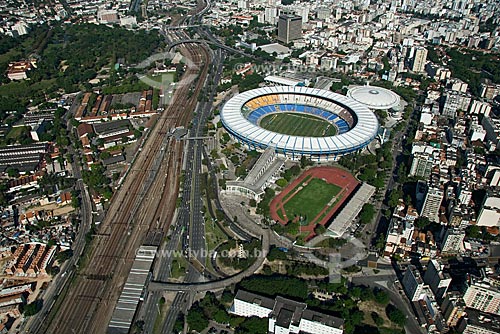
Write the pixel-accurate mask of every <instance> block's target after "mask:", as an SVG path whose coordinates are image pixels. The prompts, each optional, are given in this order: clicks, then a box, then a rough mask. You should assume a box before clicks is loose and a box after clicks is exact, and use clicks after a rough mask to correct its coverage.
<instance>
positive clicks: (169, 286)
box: [149, 229, 271, 292]
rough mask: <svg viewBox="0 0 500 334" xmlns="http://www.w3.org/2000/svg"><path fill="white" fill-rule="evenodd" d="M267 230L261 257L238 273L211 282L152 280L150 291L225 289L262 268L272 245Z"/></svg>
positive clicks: (263, 235)
mask: <svg viewBox="0 0 500 334" xmlns="http://www.w3.org/2000/svg"><path fill="white" fill-rule="evenodd" d="M264 231H265V232H264V233H263V234H262V238H261V241H262V251H261V252H260V254H259V257H257V259H256V260H255V262H254V263H252V265H251V266H250V267H248V268H247V269H245V270H243V271H241V272H239V273H238V274H236V275H233V276H230V277H227V278H223V279H220V280H216V281H210V282H188V283H166V282H158V281H152V282H150V283H149V290H150V291H189V292H199V291H212V290H217V289H223V288H225V287H227V286H230V285H232V284H235V283H238V282H239V281H241V280H242V279H243V278H245V277H248V276H251V275H253V274H254V273H255V272H256V271H257V269H259V268H260V266H261V265H262V263H264V260H265V259H266V256H267V254H268V250H269V246H270V239H271V238H270V234H271V231H270V230H269V229H266V230H264Z"/></svg>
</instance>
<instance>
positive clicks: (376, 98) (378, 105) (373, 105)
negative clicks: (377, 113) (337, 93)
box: [347, 85, 401, 109]
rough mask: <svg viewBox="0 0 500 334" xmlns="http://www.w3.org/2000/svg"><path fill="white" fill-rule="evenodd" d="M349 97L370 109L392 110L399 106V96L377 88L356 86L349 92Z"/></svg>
mask: <svg viewBox="0 0 500 334" xmlns="http://www.w3.org/2000/svg"><path fill="white" fill-rule="evenodd" d="M347 96H348V97H350V98H352V99H353V100H356V101H357V102H359V103H362V104H364V105H365V106H367V107H368V108H370V109H391V108H396V107H398V106H399V103H400V100H401V99H400V97H399V95H398V94H396V93H394V92H392V91H390V90H388V89H385V88H382V87H377V86H369V85H366V86H354V87H352V88H350V89H349V90H348V91H347Z"/></svg>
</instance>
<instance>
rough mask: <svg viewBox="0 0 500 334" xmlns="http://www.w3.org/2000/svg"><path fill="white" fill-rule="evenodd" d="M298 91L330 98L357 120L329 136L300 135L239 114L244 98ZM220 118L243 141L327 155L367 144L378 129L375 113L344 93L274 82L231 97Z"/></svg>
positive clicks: (352, 149) (280, 149) (249, 98)
mask: <svg viewBox="0 0 500 334" xmlns="http://www.w3.org/2000/svg"><path fill="white" fill-rule="evenodd" d="M269 94H280V95H283V94H298V95H306V96H315V97H318V98H321V99H325V100H329V101H331V102H334V103H336V104H338V105H340V106H341V107H343V108H344V109H347V110H349V111H350V112H351V113H352V114H355V116H356V118H357V124H356V125H355V126H354V127H353V128H352V129H351V130H349V131H347V132H345V133H342V134H338V135H335V136H329V137H300V136H291V135H286V134H282V133H276V132H272V131H269V130H266V129H263V128H261V127H260V126H258V125H256V124H253V123H251V122H250V121H249V120H248V119H246V118H245V116H244V115H243V114H242V107H243V105H245V103H246V102H248V101H250V100H252V99H254V98H257V97H259V96H262V95H269ZM221 120H222V123H223V124H224V126H225V127H226V129H228V131H229V132H230V133H231V134H233V135H234V136H236V137H238V138H239V139H241V140H243V141H245V142H246V143H253V144H258V145H259V146H260V147H262V146H264V147H275V148H276V150H277V151H281V152H284V153H285V154H286V153H287V152H293V153H297V154H312V155H329V154H337V153H347V152H352V151H355V150H357V149H360V148H362V147H364V146H366V145H368V144H369V143H370V142H371V141H372V140H373V138H375V136H376V135H377V132H378V121H377V118H376V117H375V115H374V114H373V113H372V112H371V111H370V110H369V109H368V108H367V107H366V106H364V105H362V104H361V103H358V102H356V101H354V100H353V99H350V98H348V97H346V96H343V95H340V94H336V93H333V92H330V91H327V90H320V89H315V88H308V87H298V86H296V87H290V86H276V87H264V88H257V89H253V90H250V91H246V92H244V93H241V94H239V95H237V96H235V97H233V98H231V99H230V100H229V101H228V102H227V103H226V104H225V105H224V107H223V108H222V111H221Z"/></svg>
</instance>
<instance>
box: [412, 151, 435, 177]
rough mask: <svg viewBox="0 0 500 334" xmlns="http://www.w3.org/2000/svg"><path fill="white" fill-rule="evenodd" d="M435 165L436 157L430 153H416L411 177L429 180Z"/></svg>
mask: <svg viewBox="0 0 500 334" xmlns="http://www.w3.org/2000/svg"><path fill="white" fill-rule="evenodd" d="M434 163H435V160H434V157H433V155H431V154H428V153H415V154H414V155H413V159H412V162H411V168H410V175H411V176H418V177H422V178H424V179H428V178H429V176H431V173H432V167H433V165H434Z"/></svg>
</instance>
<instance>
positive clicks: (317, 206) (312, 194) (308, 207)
mask: <svg viewBox="0 0 500 334" xmlns="http://www.w3.org/2000/svg"><path fill="white" fill-rule="evenodd" d="M341 190H342V188H340V187H339V186H336V185H334V184H330V183H327V182H326V181H324V180H322V179H317V178H313V179H311V180H310V181H309V182H308V183H307V185H306V186H305V187H304V188H302V189H301V190H300V191H299V192H297V193H296V194H295V195H293V197H292V198H290V199H289V200H288V201H287V202H286V203H285V204H284V205H283V208H284V209H285V212H286V216H287V218H288V219H293V217H294V216H295V215H297V216H306V217H307V220H309V221H312V220H313V219H314V218H315V217H316V216H318V214H319V213H320V212H321V210H323V208H325V207H326V206H327V204H328V203H329V202H330V201H331V200H332V199H333V198H334V197H335V196H336V195H338V193H339V192H340V191H341ZM292 192H293V190H292ZM337 201H338V199H337V200H336V201H335V202H337Z"/></svg>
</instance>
